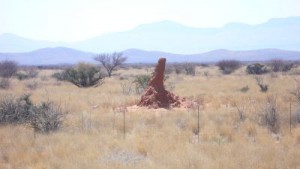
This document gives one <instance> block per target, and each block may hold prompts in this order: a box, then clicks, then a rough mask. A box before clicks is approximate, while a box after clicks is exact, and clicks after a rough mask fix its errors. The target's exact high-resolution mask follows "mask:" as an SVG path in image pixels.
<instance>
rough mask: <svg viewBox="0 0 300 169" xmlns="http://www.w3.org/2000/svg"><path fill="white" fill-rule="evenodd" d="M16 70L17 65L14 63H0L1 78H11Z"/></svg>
mask: <svg viewBox="0 0 300 169" xmlns="http://www.w3.org/2000/svg"><path fill="white" fill-rule="evenodd" d="M17 70H18V65H17V63H16V62H14V61H2V62H0V76H1V77H3V78H10V77H12V76H13V75H14V74H15V73H16V72H17Z"/></svg>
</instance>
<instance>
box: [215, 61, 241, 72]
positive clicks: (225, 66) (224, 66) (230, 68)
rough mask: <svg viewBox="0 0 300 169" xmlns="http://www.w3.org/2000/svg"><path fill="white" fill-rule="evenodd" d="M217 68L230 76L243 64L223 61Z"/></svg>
mask: <svg viewBox="0 0 300 169" xmlns="http://www.w3.org/2000/svg"><path fill="white" fill-rule="evenodd" d="M217 66H218V67H219V69H220V70H221V71H222V73H223V74H230V73H232V72H234V71H235V70H236V69H238V68H240V67H241V66H242V63H241V62H240V61H237V60H222V61H219V62H218V63H217Z"/></svg>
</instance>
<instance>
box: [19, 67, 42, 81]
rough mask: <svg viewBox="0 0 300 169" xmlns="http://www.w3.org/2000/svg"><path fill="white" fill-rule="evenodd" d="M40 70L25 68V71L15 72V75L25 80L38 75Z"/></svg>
mask: <svg viewBox="0 0 300 169" xmlns="http://www.w3.org/2000/svg"><path fill="white" fill-rule="evenodd" d="M38 74H39V72H38V71H37V70H36V69H35V68H30V69H25V70H24V71H21V72H17V73H15V76H16V77H17V79H19V80H25V79H30V78H35V77H37V76H38Z"/></svg>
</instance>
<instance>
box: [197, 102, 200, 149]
mask: <svg viewBox="0 0 300 169" xmlns="http://www.w3.org/2000/svg"><path fill="white" fill-rule="evenodd" d="M197 132H198V144H199V142H200V108H199V104H198V131H197Z"/></svg>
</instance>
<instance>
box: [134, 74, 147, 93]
mask: <svg viewBox="0 0 300 169" xmlns="http://www.w3.org/2000/svg"><path fill="white" fill-rule="evenodd" d="M150 79H151V76H150V75H138V76H136V77H135V79H134V81H133V83H134V84H135V86H136V87H135V89H136V93H141V92H143V91H144V90H145V89H146V87H147V86H148V82H149V80H150Z"/></svg>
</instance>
